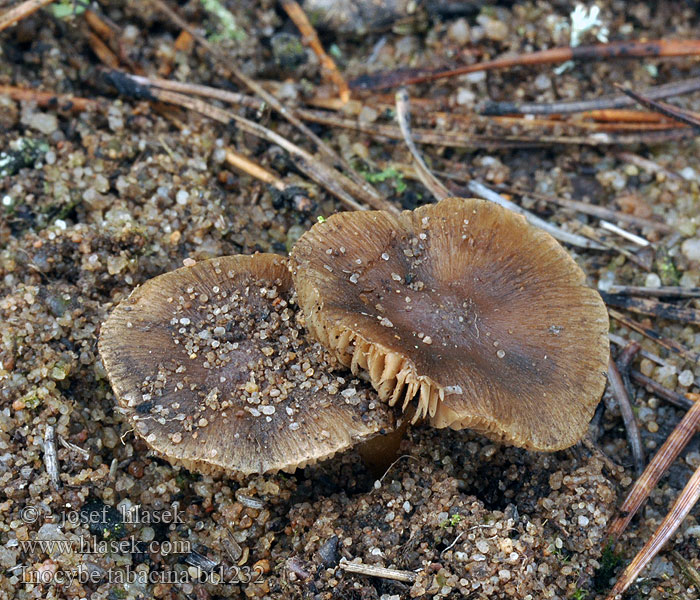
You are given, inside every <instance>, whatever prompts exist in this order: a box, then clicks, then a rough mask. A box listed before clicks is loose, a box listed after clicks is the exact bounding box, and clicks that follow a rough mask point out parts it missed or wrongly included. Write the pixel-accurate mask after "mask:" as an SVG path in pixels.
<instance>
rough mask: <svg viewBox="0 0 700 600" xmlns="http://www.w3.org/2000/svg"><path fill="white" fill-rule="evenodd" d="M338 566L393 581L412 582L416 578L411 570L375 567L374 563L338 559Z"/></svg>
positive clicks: (360, 573)
mask: <svg viewBox="0 0 700 600" xmlns="http://www.w3.org/2000/svg"><path fill="white" fill-rule="evenodd" d="M340 568H341V569H343V571H346V572H348V573H357V574H358V575H367V576H368V577H381V578H382V579H392V580H394V581H403V582H405V583H413V582H414V581H415V580H416V579H418V575H417V574H416V573H414V572H413V571H400V570H398V569H387V568H385V567H376V566H374V565H364V564H361V563H352V562H348V561H346V560H341V561H340Z"/></svg>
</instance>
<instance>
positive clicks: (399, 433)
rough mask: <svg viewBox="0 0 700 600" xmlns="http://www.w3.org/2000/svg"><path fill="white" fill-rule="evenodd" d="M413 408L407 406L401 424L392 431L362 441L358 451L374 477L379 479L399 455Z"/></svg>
mask: <svg viewBox="0 0 700 600" xmlns="http://www.w3.org/2000/svg"><path fill="white" fill-rule="evenodd" d="M414 410H415V409H414V408H412V407H411V408H409V410H408V411H406V412H407V413H408V414H407V415H405V416H404V417H403V419H402V421H401V425H399V427H398V428H397V429H395V430H394V431H390V432H388V433H383V434H380V435H376V436H374V437H373V438H370V439H369V440H367V441H364V442H362V443H361V444H360V445H359V446H358V451H359V453H360V456H361V457H362V462H363V463H364V465H365V467H367V470H368V471H369V472H370V474H371V475H372V477H374V479H375V480H376V479H380V478H381V477H382V475H384V473H386V471H387V469H388V468H389V467H390V466H391V465H392V464H393V463H394V461H395V460H396V459H397V458H398V457H399V450H400V449H401V441H402V440H403V438H404V436H405V435H406V431H407V430H408V426H409V424H411V420H412V417H413V412H414Z"/></svg>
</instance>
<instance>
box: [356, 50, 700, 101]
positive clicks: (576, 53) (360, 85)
mask: <svg viewBox="0 0 700 600" xmlns="http://www.w3.org/2000/svg"><path fill="white" fill-rule="evenodd" d="M696 54H700V40H653V41H648V42H636V41H624V42H612V43H609V44H596V45H594V46H577V47H573V48H572V47H570V46H566V47H563V48H550V49H548V50H540V51H538V52H531V53H528V54H519V55H517V56H509V57H505V58H497V59H495V60H488V61H484V62H480V63H476V64H473V65H464V66H461V67H457V68H454V69H437V70H418V69H404V70H398V71H391V72H389V73H376V74H372V75H363V76H362V77H358V78H357V79H355V80H354V81H351V82H350V87H351V88H353V89H367V90H371V89H382V88H390V87H397V86H400V85H409V84H413V83H423V82H427V81H435V80H436V79H444V78H446V77H455V76H457V75H464V74H467V73H475V72H477V71H493V70H496V69H506V68H509V67H516V66H524V65H544V64H552V63H560V62H566V61H568V60H602V59H609V58H645V57H649V56H653V57H655V58H659V57H672V56H693V55H696Z"/></svg>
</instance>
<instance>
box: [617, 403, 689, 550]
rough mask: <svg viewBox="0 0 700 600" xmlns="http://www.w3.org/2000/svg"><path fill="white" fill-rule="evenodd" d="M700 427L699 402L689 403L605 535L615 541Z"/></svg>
mask: <svg viewBox="0 0 700 600" xmlns="http://www.w3.org/2000/svg"><path fill="white" fill-rule="evenodd" d="M698 425H700V402H693V403H692V405H691V407H690V409H689V410H688V412H687V413H686V414H685V416H684V417H683V419H681V421H680V422H679V423H678V425H676V427H675V429H674V430H673V432H672V433H671V435H669V436H668V438H667V439H666V441H665V442H664V443H663V445H662V446H661V448H659V451H658V452H657V453H656V454H655V455H654V458H652V459H651V461H649V464H648V465H647V468H646V469H645V470H644V473H642V475H641V477H639V479H637V481H636V482H635V483H634V486H633V487H632V489H631V490H630V492H629V494H628V495H627V498H626V499H625V501H624V502H623V503H622V505H621V506H620V511H619V512H620V516H618V517H617V518H616V519H615V520H614V521H613V522H612V524H611V525H610V529H609V530H608V534H609V535H610V536H611V537H613V538H615V539H617V538H619V537H620V536H621V535H622V533H623V532H624V531H625V529H627V525H629V523H630V521H631V520H632V517H634V515H635V514H636V513H637V511H638V510H639V508H640V507H641V506H642V504H643V503H644V501H645V500H646V499H647V497H648V496H649V493H650V492H651V490H652V489H653V488H654V487H655V486H656V484H657V483H658V482H659V479H661V476H662V475H663V474H664V473H665V472H666V470H667V469H668V468H669V466H671V463H673V461H674V460H676V458H677V457H678V455H679V454H680V452H681V451H682V450H683V448H685V446H686V445H687V444H688V442H689V441H690V438H692V437H693V435H695V432H696V431H697V429H698Z"/></svg>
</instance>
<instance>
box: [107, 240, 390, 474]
mask: <svg viewBox="0 0 700 600" xmlns="http://www.w3.org/2000/svg"><path fill="white" fill-rule="evenodd" d="M295 310H296V305H295V304H294V302H293V298H292V281H291V275H290V273H289V268H288V264H287V260H286V259H285V258H283V257H279V256H275V255H271V254H267V255H266V254H259V255H255V256H227V257H223V258H216V259H211V260H207V261H204V262H200V263H197V264H196V265H194V266H192V267H184V268H181V269H178V270H176V271H173V272H170V273H166V274H164V275H161V276H159V277H156V278H154V279H151V280H150V281H147V282H146V283H145V284H143V285H142V286H141V287H139V288H137V289H136V290H134V292H133V293H132V294H131V296H129V298H128V299H126V300H124V301H123V302H122V303H120V304H119V305H118V306H117V308H116V309H115V310H114V311H113V312H112V314H111V315H110V317H109V318H108V319H107V321H106V322H105V323H104V325H103V326H102V332H101V335H100V342H99V349H100V354H101V356H102V360H103V362H104V365H105V368H106V369H107V373H108V374H109V378H110V381H111V383H112V386H113V388H114V392H115V394H116V396H117V398H118V401H119V406H120V407H121V409H122V410H123V412H124V413H126V415H127V417H128V418H129V420H130V421H131V422H132V424H133V426H134V429H135V430H136V432H138V433H139V434H140V435H141V436H143V437H144V439H145V440H146V442H147V443H148V444H149V445H150V446H151V447H152V448H154V449H155V450H156V451H158V452H160V453H162V454H163V455H165V457H166V458H168V459H169V460H171V461H173V462H177V463H180V464H183V465H184V466H186V467H187V468H192V469H195V470H199V471H203V472H220V471H222V470H223V471H227V472H238V473H243V474H249V473H264V472H269V471H277V470H280V469H281V470H290V471H293V470H294V469H295V468H296V467H301V466H304V465H306V464H308V463H313V462H315V461H317V460H321V459H324V458H327V457H329V456H331V455H333V454H335V453H336V452H338V451H341V450H344V449H346V448H348V447H350V446H351V445H353V444H354V443H356V442H358V441H361V440H364V439H367V438H370V437H372V436H373V435H375V434H377V433H379V432H382V431H385V430H392V429H393V428H394V427H395V423H394V419H393V417H392V413H391V409H389V408H388V407H387V406H386V405H384V404H383V403H382V402H381V401H379V400H378V399H377V397H376V393H375V392H374V390H373V389H372V388H371V387H370V386H369V385H367V384H360V382H359V381H350V380H347V379H346V378H344V377H342V375H343V373H346V372H345V371H344V370H343V372H342V373H338V372H333V371H334V367H335V368H337V366H338V365H337V361H335V359H334V358H331V357H330V356H329V355H328V354H327V353H326V352H325V351H324V350H323V349H322V348H321V347H320V345H319V344H318V343H315V344H314V343H313V342H312V341H311V340H308V339H307V338H306V337H305V335H304V330H303V328H302V327H301V326H300V324H299V323H298V322H297V319H296V318H295ZM327 359H330V360H331V362H332V363H334V364H331V363H329V362H328V360H327ZM346 377H347V375H346Z"/></svg>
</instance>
